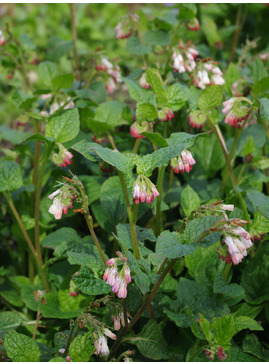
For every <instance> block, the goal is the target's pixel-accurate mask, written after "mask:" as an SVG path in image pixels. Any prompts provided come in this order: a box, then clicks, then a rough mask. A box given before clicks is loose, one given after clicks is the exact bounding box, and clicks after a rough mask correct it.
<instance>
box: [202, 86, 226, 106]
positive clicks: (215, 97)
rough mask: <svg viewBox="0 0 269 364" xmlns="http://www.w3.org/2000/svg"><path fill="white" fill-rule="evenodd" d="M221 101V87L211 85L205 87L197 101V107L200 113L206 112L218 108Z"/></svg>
mask: <svg viewBox="0 0 269 364" xmlns="http://www.w3.org/2000/svg"><path fill="white" fill-rule="evenodd" d="M222 99H223V93H222V87H221V86H220V85H213V86H210V87H207V88H206V89H205V90H204V91H203V93H202V94H201V96H200V97H199V100H198V106H199V108H200V109H201V110H202V111H208V110H211V109H214V108H215V107H217V106H220V105H221V103H222Z"/></svg>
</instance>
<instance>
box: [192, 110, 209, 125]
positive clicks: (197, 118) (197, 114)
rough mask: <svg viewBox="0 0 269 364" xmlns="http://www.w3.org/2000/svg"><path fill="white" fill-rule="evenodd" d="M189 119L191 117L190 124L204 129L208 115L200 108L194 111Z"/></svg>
mask: <svg viewBox="0 0 269 364" xmlns="http://www.w3.org/2000/svg"><path fill="white" fill-rule="evenodd" d="M188 119H189V123H190V126H192V127H193V128H197V129H202V127H203V126H204V125H205V123H206V121H207V117H206V115H205V114H204V113H203V112H202V111H200V110H195V111H192V112H191V113H190V114H189V118H188Z"/></svg>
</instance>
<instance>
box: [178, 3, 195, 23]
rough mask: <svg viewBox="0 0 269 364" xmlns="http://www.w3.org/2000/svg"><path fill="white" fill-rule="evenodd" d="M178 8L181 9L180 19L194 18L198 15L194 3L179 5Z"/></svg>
mask: <svg viewBox="0 0 269 364" xmlns="http://www.w3.org/2000/svg"><path fill="white" fill-rule="evenodd" d="M177 8H178V9H179V18H181V19H190V18H193V17H194V16H195V15H196V13H197V7H196V4H193V3H186V4H177Z"/></svg>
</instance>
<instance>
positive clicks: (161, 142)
mask: <svg viewBox="0 0 269 364" xmlns="http://www.w3.org/2000/svg"><path fill="white" fill-rule="evenodd" d="M142 135H144V136H145V137H147V138H148V139H149V140H150V141H151V143H152V144H155V145H157V146H158V147H161V148H164V147H168V144H167V141H166V140H165V139H164V138H163V137H162V136H161V134H159V133H150V132H147V131H146V132H144V133H142Z"/></svg>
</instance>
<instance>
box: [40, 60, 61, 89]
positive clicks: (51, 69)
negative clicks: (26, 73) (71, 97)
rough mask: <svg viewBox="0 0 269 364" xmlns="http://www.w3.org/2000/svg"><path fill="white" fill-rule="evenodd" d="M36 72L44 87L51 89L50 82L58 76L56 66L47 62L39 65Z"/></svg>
mask: <svg viewBox="0 0 269 364" xmlns="http://www.w3.org/2000/svg"><path fill="white" fill-rule="evenodd" d="M37 71H38V76H39V79H40V80H41V82H42V83H43V84H44V86H46V87H51V85H52V80H53V79H54V78H55V77H56V76H58V69H57V66H56V64H55V63H52V62H49V61H46V62H42V63H39V65H38V67H37Z"/></svg>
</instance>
